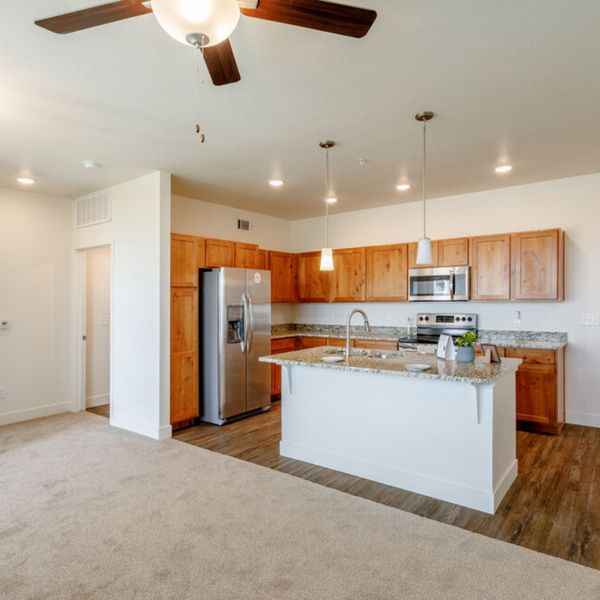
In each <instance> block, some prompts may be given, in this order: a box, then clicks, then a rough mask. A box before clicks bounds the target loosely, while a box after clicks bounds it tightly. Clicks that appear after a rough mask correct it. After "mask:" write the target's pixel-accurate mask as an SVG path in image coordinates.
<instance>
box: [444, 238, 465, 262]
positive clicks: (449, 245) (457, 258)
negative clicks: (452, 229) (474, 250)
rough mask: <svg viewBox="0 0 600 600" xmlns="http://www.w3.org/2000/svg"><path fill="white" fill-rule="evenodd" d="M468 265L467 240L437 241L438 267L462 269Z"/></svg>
mask: <svg viewBox="0 0 600 600" xmlns="http://www.w3.org/2000/svg"><path fill="white" fill-rule="evenodd" d="M468 264H469V238H455V239H451V240H438V267H462V266H465V265H468Z"/></svg>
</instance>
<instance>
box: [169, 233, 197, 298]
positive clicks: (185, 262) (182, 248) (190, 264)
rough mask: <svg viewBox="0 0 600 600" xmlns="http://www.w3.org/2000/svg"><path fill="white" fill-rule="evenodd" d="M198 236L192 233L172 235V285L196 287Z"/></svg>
mask: <svg viewBox="0 0 600 600" xmlns="http://www.w3.org/2000/svg"><path fill="white" fill-rule="evenodd" d="M197 244H198V238H196V237H193V236H191V235H180V234H176V233H174V234H173V235H171V285H172V286H178V287H196V286H197V285H198V265H197Z"/></svg>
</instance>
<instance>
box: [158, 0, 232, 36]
mask: <svg viewBox="0 0 600 600" xmlns="http://www.w3.org/2000/svg"><path fill="white" fill-rule="evenodd" d="M152 12H153V13H154V16H155V17H156V19H157V21H158V23H159V25H160V26H161V27H162V28H163V29H164V30H165V31H166V32H167V33H168V34H169V35H170V36H171V37H172V38H174V39H176V40H177V41H178V42H181V43H182V44H188V45H191V46H194V45H196V44H198V45H200V46H204V47H209V46H216V45H217V44H220V43H221V42H223V41H225V40H226V39H227V38H228V37H229V36H230V35H231V34H232V32H233V30H234V29H235V28H236V27H237V24H238V21H239V20H240V7H239V6H238V3H237V2H236V1H235V0H152Z"/></svg>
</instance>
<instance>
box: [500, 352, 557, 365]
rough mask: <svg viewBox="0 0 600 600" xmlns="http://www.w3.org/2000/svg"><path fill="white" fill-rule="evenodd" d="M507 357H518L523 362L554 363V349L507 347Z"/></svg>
mask: <svg viewBox="0 0 600 600" xmlns="http://www.w3.org/2000/svg"><path fill="white" fill-rule="evenodd" d="M506 356H507V357H508V358H520V359H522V360H523V363H524V364H529V365H553V364H555V363H556V353H555V352H554V350H540V349H538V348H507V349H506Z"/></svg>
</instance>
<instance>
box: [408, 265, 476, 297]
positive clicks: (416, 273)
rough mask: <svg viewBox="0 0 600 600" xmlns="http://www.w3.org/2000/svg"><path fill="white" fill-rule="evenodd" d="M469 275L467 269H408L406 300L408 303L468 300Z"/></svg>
mask: <svg viewBox="0 0 600 600" xmlns="http://www.w3.org/2000/svg"><path fill="white" fill-rule="evenodd" d="M469 275H470V273H469V267H435V268H431V269H410V270H409V272H408V300H409V302H422V301H436V300H437V301H445V302H454V301H459V300H468V299H469V297H470V296H469V287H470V281H469Z"/></svg>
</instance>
